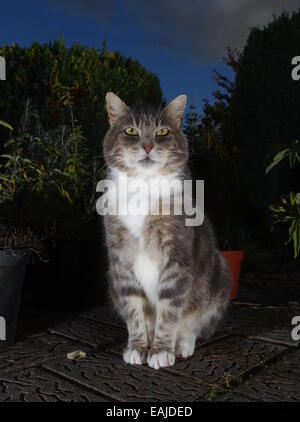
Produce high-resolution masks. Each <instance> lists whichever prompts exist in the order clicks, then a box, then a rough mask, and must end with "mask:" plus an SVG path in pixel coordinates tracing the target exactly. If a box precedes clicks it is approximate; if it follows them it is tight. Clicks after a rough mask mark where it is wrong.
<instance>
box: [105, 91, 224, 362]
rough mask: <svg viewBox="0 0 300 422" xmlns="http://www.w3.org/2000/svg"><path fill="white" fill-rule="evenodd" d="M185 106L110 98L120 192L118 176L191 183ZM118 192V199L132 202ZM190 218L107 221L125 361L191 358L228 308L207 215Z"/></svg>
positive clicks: (113, 175) (113, 176)
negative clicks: (195, 221) (136, 104)
mask: <svg viewBox="0 0 300 422" xmlns="http://www.w3.org/2000/svg"><path fill="white" fill-rule="evenodd" d="M185 106H186V96H185V95H180V96H178V97H177V98H175V99H174V100H173V101H172V102H171V103H170V104H169V105H168V106H167V107H165V108H164V109H163V110H158V111H157V110H154V111H151V110H141V109H140V110H139V109H133V108H129V107H128V106H127V105H126V104H125V103H124V102H123V101H122V100H121V99H120V98H119V97H118V96H116V95H115V94H113V93H111V92H109V93H107V95H106V108H107V112H108V119H109V124H110V127H109V130H108V132H107V134H106V136H105V138H104V142H103V151H104V158H105V161H106V164H107V167H108V178H109V179H110V180H111V181H114V182H115V185H116V186H117V190H118V187H119V186H120V177H121V178H122V177H123V178H126V179H127V181H135V180H140V179H142V180H143V181H145V182H146V183H147V182H149V181H150V180H152V179H153V178H155V177H160V178H162V179H164V180H168V181H174V180H179V181H180V182H181V183H182V182H183V181H184V180H188V179H190V174H189V170H188V167H187V162H188V158H189V153H188V141H187V139H186V137H185V136H184V134H183V132H182V131H181V128H180V127H181V122H182V117H183V113H184V110H185ZM119 193H120V197H119V202H122V201H124V200H128V199H124V198H126V197H125V196H124V195H122V192H119ZM173 199H174V198H173ZM163 200H164V199H163V197H161V196H160V197H159V198H158V201H163ZM119 205H120V204H119ZM123 205H124V204H123ZM160 211H161V208H160ZM185 217H186V216H185V215H184V214H182V215H176V214H175V213H174V212H173V213H171V215H163V214H162V213H161V212H160V213H159V215H130V214H129V215H120V214H116V215H110V214H107V215H105V216H104V226H105V234H106V244H107V248H108V258H109V274H108V275H109V290H110V297H111V299H112V302H113V305H114V307H115V308H116V310H117V311H118V313H119V314H120V316H121V317H122V318H123V319H124V321H125V322H126V324H127V329H128V345H127V347H126V348H125V350H124V353H123V359H124V361H125V362H126V363H129V364H133V365H141V364H144V363H147V364H148V365H149V366H150V367H151V368H154V369H159V368H161V367H168V366H172V365H174V363H175V359H176V356H177V357H181V358H188V357H190V356H192V355H193V354H194V350H195V342H196V339H197V338H198V337H200V338H203V339H206V338H209V337H210V336H211V335H212V334H213V333H214V332H215V330H216V328H217V326H218V324H219V322H220V321H221V320H222V317H223V316H224V313H225V311H226V309H227V307H228V304H229V291H230V277H229V274H228V268H227V265H226V263H225V260H224V258H223V257H222V255H221V254H220V252H219V251H218V249H217V246H216V240H215V234H214V231H213V229H212V226H211V224H210V222H209V220H208V218H207V217H206V216H205V218H204V222H203V224H202V225H200V226H187V225H186V224H185Z"/></svg>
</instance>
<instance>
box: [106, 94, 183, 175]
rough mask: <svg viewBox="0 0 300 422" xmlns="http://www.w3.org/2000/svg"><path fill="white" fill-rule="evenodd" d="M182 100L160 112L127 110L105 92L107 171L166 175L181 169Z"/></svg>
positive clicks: (123, 104) (179, 98)
mask: <svg viewBox="0 0 300 422" xmlns="http://www.w3.org/2000/svg"><path fill="white" fill-rule="evenodd" d="M185 105H186V96H185V95H180V96H179V97H177V98H175V100H173V101H172V102H171V103H170V104H169V105H168V106H167V107H166V108H165V109H164V110H162V111H157V110H156V111H150V110H139V109H133V108H129V107H128V106H127V105H126V104H125V103H124V102H123V101H122V100H120V98H119V97H117V96H116V95H115V94H113V93H111V92H109V93H108V94H107V95H106V108H107V111H108V118H109V123H110V128H109V130H108V132H107V134H106V136H105V139H104V145H103V149H104V157H105V160H106V163H107V165H108V167H109V168H116V169H118V170H120V171H123V172H126V173H128V174H132V175H136V174H140V173H145V174H168V173H171V172H174V171H179V170H181V169H182V168H184V166H185V164H186V162H187V160H188V144H187V140H186V138H185V136H184V134H183V133H182V131H181V130H180V125H181V121H182V115H183V112H184V109H185Z"/></svg>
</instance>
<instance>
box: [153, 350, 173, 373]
mask: <svg viewBox="0 0 300 422" xmlns="http://www.w3.org/2000/svg"><path fill="white" fill-rule="evenodd" d="M147 363H148V365H149V366H150V368H153V369H159V368H165V367H167V366H173V365H174V363H175V355H173V353H168V352H165V351H162V352H158V353H154V354H153V355H150V354H149V355H148V359H147Z"/></svg>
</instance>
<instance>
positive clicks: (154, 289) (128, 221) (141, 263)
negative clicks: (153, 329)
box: [113, 172, 177, 305]
mask: <svg viewBox="0 0 300 422" xmlns="http://www.w3.org/2000/svg"><path fill="white" fill-rule="evenodd" d="M176 177H177V174H175V173H173V174H170V175H168V176H165V180H166V181H172V180H174V179H176ZM155 178H157V176H156V177H154V179H155ZM113 180H114V182H115V185H116V187H117V192H116V193H117V210H118V211H117V215H118V218H119V219H120V221H121V222H122V224H124V226H125V227H126V228H127V229H128V231H129V232H130V233H131V234H132V235H133V236H134V237H135V238H136V239H137V242H138V245H139V250H138V253H137V255H136V256H135V257H134V262H133V269H134V273H135V276H136V278H137V280H138V281H139V282H140V283H141V285H142V287H143V290H144V291H145V293H146V295H147V297H148V299H149V301H150V302H151V303H152V304H153V305H155V304H156V303H157V299H158V281H159V273H160V268H159V265H160V264H159V260H158V261H156V260H154V259H153V257H150V256H149V254H148V253H147V251H146V250H145V248H144V238H143V229H144V226H145V221H146V218H145V217H146V215H147V214H149V213H150V208H149V205H150V203H151V205H153V204H154V203H155V201H156V200H157V201H159V198H161V197H162V196H161V193H160V192H159V193H158V195H157V196H156V197H155V196H154V198H153V192H152V191H151V189H150V187H149V189H148V190H145V194H143V192H142V194H141V195H139V198H140V210H146V212H145V213H143V212H142V213H140V214H136V212H132V209H131V208H130V206H129V205H130V204H129V202H130V200H131V199H132V191H131V192H130V187H129V185H130V183H131V182H133V183H135V182H138V181H140V180H142V181H143V182H144V183H146V184H147V185H148V186H150V184H151V181H153V178H151V177H149V175H148V176H147V177H143V176H141V177H140V178H128V177H127V176H126V175H125V174H124V173H121V174H120V173H118V172H114V173H113ZM125 182H126V183H125ZM125 186H126V188H125ZM128 187H129V189H128ZM146 191H147V192H146ZM149 192H150V195H151V196H152V197H151V201H150V199H149ZM154 195H155V194H154ZM125 210H126V212H124V211H125Z"/></svg>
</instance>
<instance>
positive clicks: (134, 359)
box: [123, 349, 143, 365]
mask: <svg viewBox="0 0 300 422" xmlns="http://www.w3.org/2000/svg"><path fill="white" fill-rule="evenodd" d="M123 359H124V361H125V362H126V363H130V365H142V363H143V359H142V355H141V353H140V352H139V351H138V350H135V349H125V350H124V353H123Z"/></svg>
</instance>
